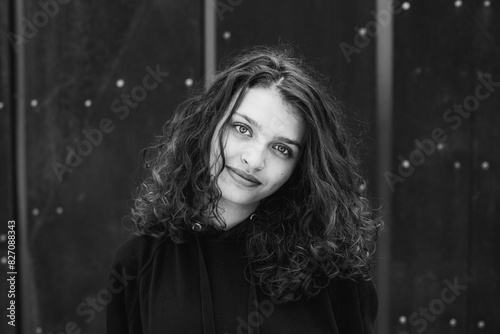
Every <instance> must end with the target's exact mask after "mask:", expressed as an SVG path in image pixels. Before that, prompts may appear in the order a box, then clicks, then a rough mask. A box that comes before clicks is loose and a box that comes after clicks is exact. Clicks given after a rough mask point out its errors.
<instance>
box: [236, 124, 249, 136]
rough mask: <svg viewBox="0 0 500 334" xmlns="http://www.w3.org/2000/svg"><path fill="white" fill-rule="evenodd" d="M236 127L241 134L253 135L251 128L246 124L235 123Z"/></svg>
mask: <svg viewBox="0 0 500 334" xmlns="http://www.w3.org/2000/svg"><path fill="white" fill-rule="evenodd" d="M234 128H235V129H236V131H238V132H239V133H241V134H244V135H251V133H250V129H249V128H248V127H247V126H245V125H242V124H235V125H234Z"/></svg>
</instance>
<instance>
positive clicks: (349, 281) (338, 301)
mask: <svg viewBox="0 0 500 334" xmlns="http://www.w3.org/2000/svg"><path fill="white" fill-rule="evenodd" d="M328 288H329V293H330V299H331V300H332V306H333V308H334V311H336V313H337V312H338V313H344V314H345V315H348V314H349V315H353V314H357V315H359V316H361V319H363V323H366V324H369V325H368V326H370V327H372V326H373V322H374V321H375V318H376V316H377V311H378V296H377V291H376V289H375V284H374V282H373V279H371V278H369V277H361V276H357V277H354V278H334V279H332V280H331V281H330V284H329V287H328Z"/></svg>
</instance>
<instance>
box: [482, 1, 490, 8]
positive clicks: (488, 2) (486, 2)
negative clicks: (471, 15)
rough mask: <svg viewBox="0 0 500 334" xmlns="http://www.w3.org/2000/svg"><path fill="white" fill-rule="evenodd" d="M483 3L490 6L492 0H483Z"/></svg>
mask: <svg viewBox="0 0 500 334" xmlns="http://www.w3.org/2000/svg"><path fill="white" fill-rule="evenodd" d="M483 5H484V7H489V6H490V5H491V2H490V0H485V1H484V2H483Z"/></svg>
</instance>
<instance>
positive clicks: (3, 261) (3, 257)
mask: <svg viewBox="0 0 500 334" xmlns="http://www.w3.org/2000/svg"><path fill="white" fill-rule="evenodd" d="M0 262H2V264H7V257H6V256H2V259H1V260H0Z"/></svg>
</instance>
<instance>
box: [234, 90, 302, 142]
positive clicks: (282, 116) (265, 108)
mask: <svg viewBox="0 0 500 334" xmlns="http://www.w3.org/2000/svg"><path fill="white" fill-rule="evenodd" d="M233 117H243V118H249V119H251V120H252V121H254V122H255V123H256V124H254V125H256V126H258V127H259V130H260V131H263V132H268V133H269V134H272V135H274V136H284V137H287V138H289V139H291V140H294V141H298V142H301V141H302V137H303V135H304V125H303V122H302V119H301V117H300V116H298V115H297V113H296V111H295V110H294V109H293V108H292V107H291V106H290V105H289V104H288V103H285V102H284V101H283V98H282V97H281V96H280V94H279V93H278V92H277V91H276V90H275V89H272V88H251V89H249V90H248V91H247V92H246V94H245V96H244V97H243V100H242V101H241V104H240V106H239V107H238V109H237V110H236V111H235V114H234V115H233Z"/></svg>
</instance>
